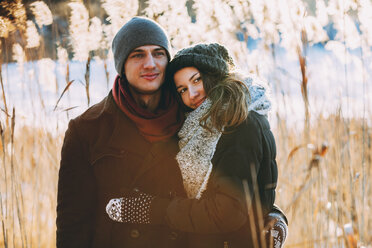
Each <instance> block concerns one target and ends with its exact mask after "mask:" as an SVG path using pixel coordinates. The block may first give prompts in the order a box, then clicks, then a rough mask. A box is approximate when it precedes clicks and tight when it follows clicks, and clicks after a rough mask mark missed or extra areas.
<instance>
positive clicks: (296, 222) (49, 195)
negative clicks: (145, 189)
mask: <svg viewBox="0 0 372 248" xmlns="http://www.w3.org/2000/svg"><path fill="white" fill-rule="evenodd" d="M103 2H104V7H105V9H106V12H107V13H108V15H109V17H110V18H111V20H112V22H113V24H114V25H112V26H110V27H106V30H110V32H108V31H107V32H106V33H105V35H106V36H107V37H108V38H109V37H111V38H112V35H113V33H115V31H116V30H117V29H118V28H119V27H120V25H121V22H123V21H126V20H128V18H129V16H130V15H132V14H133V13H136V12H137V9H138V6H137V5H135V4H133V6H132V5H131V8H129V9H126V8H125V7H126V5H125V4H123V2H122V1H109V0H105V1H103ZM133 2H134V3H136V2H137V1H133ZM154 2H156V1H154ZM216 2H218V4H219V5H221V6H222V2H223V1H216ZM239 2H240V1H235V2H234V4H239ZM250 2H251V3H250V4H249V6H245V7H244V11H245V9H246V8H248V9H250V8H253V7H254V8H257V9H254V11H252V13H253V14H257V13H258V12H259V11H260V6H258V5H259V4H257V3H254V1H250ZM330 2H332V1H330ZM37 3H38V4H36V2H35V4H34V5H32V8H33V9H32V10H33V14H34V16H35V18H36V24H37V25H38V26H39V27H40V26H43V25H49V24H50V22H51V20H50V13H49V9H48V7H47V6H46V5H45V4H44V3H43V2H41V1H37ZM115 4H119V5H120V6H121V7H122V8H114V7H115ZM255 4H257V6H253V5H255ZM364 4H366V3H364ZM158 5H159V4H158ZM171 5H174V3H171ZM171 5H169V6H171ZM164 6H165V5H164ZM167 6H168V5H167ZM169 6H168V7H169ZM252 6H253V7H252ZM0 7H4V8H7V9H9V10H10V12H11V14H12V15H13V16H14V17H15V19H14V21H11V20H10V19H8V18H7V17H0V38H1V41H3V40H4V39H6V38H7V37H8V36H9V35H10V34H11V33H12V32H14V31H15V30H17V31H20V32H21V35H20V37H21V39H23V40H24V41H25V40H26V36H25V34H24V32H26V27H27V20H26V15H25V8H24V6H23V5H22V3H21V1H20V0H17V1H14V3H13V2H12V1H5V2H2V3H1V4H0ZM73 7H78V8H79V9H81V10H82V11H80V12H81V13H80V12H78V11H77V12H74V11H72V12H74V13H72V14H73V15H75V19H72V20H71V26H72V29H74V31H73V32H72V33H73V36H74V37H73V39H72V42H71V43H72V45H73V46H75V47H73V50H74V52H75V56H77V58H78V59H80V60H81V61H83V63H85V66H86V67H85V69H86V70H85V75H84V76H85V91H86V98H87V102H88V106H89V105H90V103H91V99H90V98H91V96H90V94H89V87H90V84H89V82H90V76H91V75H90V66H91V59H92V58H91V54H90V53H89V52H90V51H89V49H87V48H86V47H85V46H84V45H85V44H84V42H81V33H84V35H85V36H86V37H83V38H84V39H87V37H89V34H88V33H89V17H88V13H87V11H86V10H85V7H84V5H83V3H81V2H78V3H77V2H74V3H73V4H72V5H71V8H73ZM158 7H159V8H160V7H163V6H161V5H159V6H158ZM168 7H167V8H168ZM164 8H165V7H164ZM149 9H151V8H149ZM149 9H147V10H149ZM161 9H162V8H161ZM118 10H120V11H119V12H120V15H119V14H118ZM238 10H239V8H235V11H238ZM266 10H267V9H266ZM199 11H201V13H202V14H204V15H205V16H207V15H208V13H206V12H203V10H202V9H201V10H199ZM204 11H205V10H204ZM242 11H243V9H242ZM261 11H265V8H262V10H261ZM43 13H44V14H43ZM79 13H80V14H79ZM123 13H125V15H121V14H123ZM153 14H154V16H158V17H159V21H160V20H161V19H162V20H161V21H162V22H163V23H165V24H167V23H172V22H173V20H172V19H171V18H169V19H166V18H160V17H162V15H160V14H159V13H153ZM167 14H170V13H168V12H167ZM249 14H251V13H250V12H249V11H248V10H247V11H246V13H245V12H244V13H242V14H241V15H249ZM302 17H303V16H302ZM115 18H116V19H115ZM182 18H184V19H186V18H189V16H188V15H184V16H182ZM212 19H213V20H216V21H217V23H221V20H224V19H223V18H222V17H221V16H219V15H218V13H215V14H214V16H213V18H209V19H208V18H206V19H205V20H204V21H205V22H207V21H208V22H209V20H212ZM258 19H259V18H258ZM182 20H183V19H182ZM259 20H261V21H262V27H264V26H265V23H267V22H268V21H270V20H268V18H267V17H265V18H263V19H259ZM274 21H276V20H274ZM292 22H293V23H294V24H296V20H292ZM81 23H82V24H83V25H81ZM232 23H233V22H232ZM207 24H208V25H210V26H216V23H207ZM260 24H261V23H260ZM172 25H173V23H172ZM29 26H31V27H32V29H33V32H35V30H34V26H33V24H31V23H29ZM191 26H192V25H190V27H187V28H190V29H191V28H192V27H191ZM210 26H208V27H210ZM206 27H207V26H206ZM217 27H218V25H217V26H216V28H215V29H214V30H213V34H214V35H217V36H216V37H217V38H219V35H220V36H221V37H222V36H223V38H221V40H229V39H230V40H232V39H231V33H232V32H230V30H229V28H226V26H224V28H222V29H219V28H217ZM269 27H270V25H269ZM172 28H173V29H172V30H173V32H174V33H177V32H178V29H177V27H176V26H174V27H173V26H172ZM182 28H186V26H182ZM203 28H205V27H203ZM225 29H226V30H227V31H226V30H225ZM203 30H204V29H203ZM221 30H222V31H221ZM297 31H301V33H298V35H299V36H301V38H302V39H301V41H302V44H300V43H297V45H298V46H294V47H297V56H298V57H297V58H298V61H299V66H300V67H299V69H300V71H301V81H300V83H301V86H300V88H301V92H302V96H303V100H304V107H305V123H306V125H305V129H300V130H299V129H296V128H293V127H291V125H290V124H288V123H287V122H286V121H285V120H283V119H282V118H281V115H280V114H279V113H274V114H276V116H277V119H278V121H277V125H276V126H274V127H273V132H274V135H275V137H276V141H277V154H278V156H277V162H278V165H279V183H278V188H277V200H276V203H277V204H278V205H279V206H280V207H282V208H283V209H285V210H286V214H287V216H288V218H289V237H288V240H287V242H286V247H351V248H354V247H356V246H361V245H370V244H372V233H371V231H370V230H371V229H372V216H371V215H370V214H368V213H370V212H372V209H371V207H372V199H371V197H370V196H371V194H372V183H371V182H370V179H371V178H372V168H371V166H372V130H371V127H370V126H368V123H367V120H372V115H371V114H369V115H368V113H367V109H366V106H364V108H365V109H364V110H363V119H358V118H351V119H348V118H345V117H344V116H343V113H342V111H346V110H345V109H340V111H339V112H338V113H335V114H333V115H330V116H328V117H324V116H322V115H321V114H319V115H318V116H312V122H310V111H309V98H308V85H307V84H308V79H309V78H308V77H309V75H308V71H307V68H306V63H307V61H306V59H307V58H306V51H305V50H306V46H307V45H308V44H307V43H308V41H307V37H306V36H305V35H306V33H305V31H304V30H301V29H300V30H297ZM203 35H210V33H209V32H204V34H203ZM267 35H268V37H267V39H268V40H270V42H271V43H270V44H271V45H272V46H275V44H274V43H275V42H274V41H275V40H276V39H278V36H277V34H276V35H275V34H274V33H269V32H268V33H267ZM75 36H76V37H75ZM194 36H195V35H192V34H190V37H188V39H190V40H193V39H195V37H194ZM271 36H272V37H271ZM107 37H106V38H107ZM70 38H71V37H70ZM265 38H266V37H265ZM178 39H180V40H178V43H179V44H183V43H182V42H181V39H183V37H181V36H180V37H178ZM188 39H184V40H183V42H189V41H190V40H188ZM344 39H345V40H346V39H347V37H344ZM97 42H98V41H97ZM361 42H362V41H361ZM24 43H25V44H26V42H24ZM36 44H37V43H34V45H36ZM107 44H109V42H107ZM107 44H106V45H107ZM232 44H236V43H232ZM299 44H300V45H299ZM0 45H1V43H0ZM301 45H302V47H301ZM239 46H242V45H241V44H240V45H239ZM230 47H238V46H233V45H231V46H230ZM362 47H363V46H362ZM364 47H367V48H368V46H367V45H364ZM15 48H16V49H17V50H16V51H17V52H18V55H19V64H20V65H22V64H23V62H24V61H25V59H26V58H25V56H24V54H23V53H24V50H23V49H24V46H23V47H22V46H21V45H17V46H16V47H15ZM239 51H240V50H239ZM233 52H234V53H237V51H233ZM345 53H346V46H345ZM59 54H60V55H61V56H59V57H61V58H62V63H63V64H64V65H65V66H66V71H65V74H64V77H65V80H66V85H65V87H64V88H63V91H62V93H61V94H60V97H59V98H58V100H57V102H56V104H55V107H54V110H56V109H57V107H58V104H59V103H60V100H61V98H62V97H63V96H64V95H65V94H66V92H67V93H68V92H69V90H70V86H71V84H72V82H73V81H74V79H73V78H71V76H70V62H69V61H68V60H67V52H66V50H61V52H60V53H59ZM237 54H238V53H237ZM26 55H27V54H26ZM363 55H364V53H363V51H362V50H361V57H362V61H364V59H363ZM272 56H273V59H274V61H275V60H276V58H275V57H276V55H275V49H272ZM346 56H347V54H345V57H346ZM26 57H27V56H26ZM107 62H108V56H106V57H105V59H104V63H103V66H104V71H105V76H106V80H107V88H109V87H108V85H109V72H108V68H107ZM275 63H276V62H275ZM363 65H364V62H363ZM254 66H256V68H257V70H256V71H257V72H258V71H259V69H258V64H256V65H254ZM274 66H275V67H277V66H278V65H276V64H275V65H274ZM2 68H3V67H2V61H0V83H1V90H2V100H3V101H2V102H3V103H2V105H3V111H2V112H1V114H2V115H1V118H2V119H1V120H0V135H1V149H0V150H1V154H0V156H1V159H0V161H1V165H0V167H1V168H0V171H1V173H0V211H1V212H0V220H1V228H0V230H1V234H0V247H6V248H7V247H9V248H13V247H41V248H44V247H46V248H49V247H54V246H55V217H56V216H55V215H56V212H55V209H56V193H57V180H58V168H59V160H60V155H59V154H60V149H61V146H62V140H63V133H61V132H56V133H50V132H48V131H46V128H45V127H30V126H26V125H22V124H18V123H16V119H15V110H14V108H13V112H12V113H9V112H8V109H9V108H10V109H11V107H10V106H12V105H11V104H12V95H7V94H6V89H5V86H6V85H4V83H3V78H2V75H3V73H4V71H3V69H2ZM22 73H23V72H21V74H22ZM347 78H348V75H347V67H346V65H345V79H347ZM23 83H24V82H23ZM364 83H365V84H364V85H365V87H366V88H365V90H364V92H366V91H367V80H366V79H365V78H364ZM28 87H31V86H28ZM37 87H39V88H38V94H39V101H40V102H42V103H43V100H44V99H43V95H42V94H41V93H40V92H41V90H40V87H41V86H40V84H39V83H38V82H37ZM56 88H58V87H56ZM29 90H30V94H32V92H34V91H32V90H31V88H30V89H29ZM284 103H285V102H284ZM9 104H10V105H9ZM31 104H32V105H34V102H33V100H31ZM42 106H43V107H42V108H43V109H42V110H41V112H44V113H43V114H44V115H46V114H47V111H46V108H47V107H46V106H45V104H44V105H43V104H42ZM73 108H75V107H67V108H66V109H65V111H66V114H67V118H69V116H68V111H69V110H71V109H73ZM3 116H4V117H3ZM3 119H5V121H4V120H3ZM9 119H10V120H9ZM9 122H10V123H9ZM46 125H47V124H46ZM304 133H305V135H304ZM304 137H305V138H304ZM247 201H248V203H249V199H247ZM247 205H249V204H247ZM251 224H252V223H251ZM261 224H262V223H261ZM261 227H262V226H261ZM261 227H253V226H252V228H261ZM261 241H262V237H256V239H255V243H256V245H257V246H258V244H259V243H260V242H261ZM369 247H370V246H369Z"/></svg>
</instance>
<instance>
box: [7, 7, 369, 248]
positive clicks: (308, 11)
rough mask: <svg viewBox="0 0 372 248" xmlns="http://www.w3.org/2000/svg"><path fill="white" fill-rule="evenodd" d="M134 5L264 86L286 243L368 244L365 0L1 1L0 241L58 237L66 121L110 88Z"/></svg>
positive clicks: (175, 37)
mask: <svg viewBox="0 0 372 248" xmlns="http://www.w3.org/2000/svg"><path fill="white" fill-rule="evenodd" d="M136 15H141V16H146V17H149V18H151V19H153V20H155V21H157V22H158V23H160V24H161V25H162V26H163V27H164V28H165V30H166V31H167V32H168V34H169V37H170V39H171V44H172V47H173V51H174V52H176V51H177V50H179V49H181V48H183V47H186V46H189V45H192V44H195V43H199V42H219V43H221V44H223V45H225V46H226V47H227V48H228V49H229V51H230V52H231V54H232V55H233V57H234V60H235V63H236V64H237V66H238V68H240V69H241V70H242V71H243V72H246V73H253V74H255V75H257V76H258V77H260V78H261V79H262V82H263V83H266V84H267V85H268V87H270V89H271V98H272V101H273V109H272V111H271V114H270V116H269V119H270V123H271V126H272V130H273V133H274V135H275V138H276V142H277V162H278V166H279V184H278V188H277V200H276V203H277V204H278V205H279V206H280V207H281V208H282V209H283V210H284V211H285V212H286V214H287V217H288V219H289V237H288V239H287V241H286V243H285V247H352V248H354V247H372V215H371V212H372V210H371V207H372V185H371V178H372V177H371V176H372V168H371V166H372V165H371V164H372V163H371V161H372V148H371V139H372V130H371V125H372V113H371V107H372V90H371V87H372V85H371V78H372V50H371V48H372V1H371V0H260V1H256V0H213V1H207V0H125V1H124V0H86V1H79V0H75V1H72V0H71V1H68V0H45V1H32V0H24V1H21V0H1V1H0V51H1V56H0V83H1V89H0V134H1V143H0V221H1V226H0V246H1V247H55V217H56V213H55V209H56V193H57V181H58V169H59V160H60V149H61V146H62V143H63V137H64V132H65V130H66V128H67V124H68V121H69V120H70V119H71V118H74V117H76V116H77V115H78V114H80V113H82V112H83V111H85V110H86V109H87V108H88V107H89V106H91V105H93V104H95V103H97V102H99V101H100V100H101V99H102V98H103V97H105V96H106V95H107V93H108V92H109V91H110V89H111V87H112V84H113V80H114V78H115V76H116V72H115V69H114V65H113V56H112V51H111V42H112V39H113V37H114V35H115V33H116V32H117V31H118V30H119V28H120V27H121V26H122V25H123V24H124V23H125V22H127V21H128V20H130V19H131V18H132V17H133V16H136Z"/></svg>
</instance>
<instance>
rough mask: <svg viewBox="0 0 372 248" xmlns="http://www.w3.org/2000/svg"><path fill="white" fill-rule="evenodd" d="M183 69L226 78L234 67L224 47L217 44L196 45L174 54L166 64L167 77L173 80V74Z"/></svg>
mask: <svg viewBox="0 0 372 248" xmlns="http://www.w3.org/2000/svg"><path fill="white" fill-rule="evenodd" d="M185 67H195V68H197V69H198V70H199V71H201V72H208V73H213V74H214V75H220V76H226V75H227V74H228V73H229V71H230V69H231V68H232V67H234V62H233V59H232V58H231V56H230V55H229V52H228V51H227V49H226V48H225V47H224V46H222V45H220V44H218V43H211V44H198V45H195V46H192V47H188V48H184V49H182V50H180V51H178V52H177V53H176V55H175V56H174V58H173V60H172V61H171V62H170V63H169V64H168V67H167V74H168V75H167V76H168V77H169V78H173V75H174V73H176V72H177V71H179V70H180V69H182V68H185Z"/></svg>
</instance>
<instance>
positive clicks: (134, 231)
mask: <svg viewBox="0 0 372 248" xmlns="http://www.w3.org/2000/svg"><path fill="white" fill-rule="evenodd" d="M130 236H131V237H132V238H134V239H136V238H138V237H139V236H140V232H139V231H138V230H137V229H132V230H131V231H130Z"/></svg>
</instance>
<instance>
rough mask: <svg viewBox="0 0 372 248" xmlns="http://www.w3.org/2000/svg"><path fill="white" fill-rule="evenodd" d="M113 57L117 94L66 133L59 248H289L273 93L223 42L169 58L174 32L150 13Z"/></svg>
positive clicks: (125, 32)
mask: <svg viewBox="0 0 372 248" xmlns="http://www.w3.org/2000/svg"><path fill="white" fill-rule="evenodd" d="M112 50H113V54H114V60H115V68H116V70H117V72H118V76H117V77H116V79H115V82H114V84H113V88H112V90H111V91H110V93H109V94H108V96H107V97H106V98H105V99H103V100H102V101H101V102H100V103H98V104H96V105H94V106H92V107H90V108H89V109H88V110H87V111H86V112H84V113H83V114H82V115H80V116H78V117H77V118H75V119H73V120H71V121H70V123H69V127H68V129H67V131H66V135H65V139H64V144H63V147H62V157H61V166H60V171H59V181H58V204H57V247H59V248H62V247H79V248H82V247H128V248H132V247H139V248H142V247H155V248H157V247H159V248H167V247H169V248H183V247H185V248H199V247H200V248H218V247H221V248H228V247H229V248H240V247H267V248H269V247H281V246H282V244H283V242H284V240H285V238H286V235H287V220H286V217H285V215H284V213H283V212H282V211H281V210H280V209H279V208H278V207H277V206H276V205H275V204H274V201H275V188H276V183H277V178H278V170H277V165H276V161H275V156H276V147H275V140H274V137H273V135H272V133H271V131H270V126H269V123H268V120H267V114H268V111H269V109H270V106H271V103H270V101H269V99H268V98H267V96H266V95H265V88H264V87H263V86H261V85H259V84H257V80H256V79H254V77H251V76H242V75H240V74H238V73H236V72H235V70H234V69H235V68H234V67H235V66H234V62H233V60H232V58H231V56H230V55H229V53H228V50H227V49H226V48H225V47H224V46H222V45H220V44H217V43H213V44H198V45H195V46H192V47H188V48H184V49H182V50H180V51H179V52H177V53H176V55H175V56H174V58H173V59H171V55H170V52H169V50H170V44H169V40H168V37H167V35H166V32H165V31H164V30H163V28H162V27H160V26H159V25H158V24H157V23H155V22H154V21H152V20H150V19H147V18H143V17H134V18H133V19H131V20H130V21H129V22H127V23H126V24H125V25H124V26H123V27H122V28H121V29H120V30H119V31H118V33H117V34H116V36H115V38H114V40H113V44H112Z"/></svg>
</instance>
